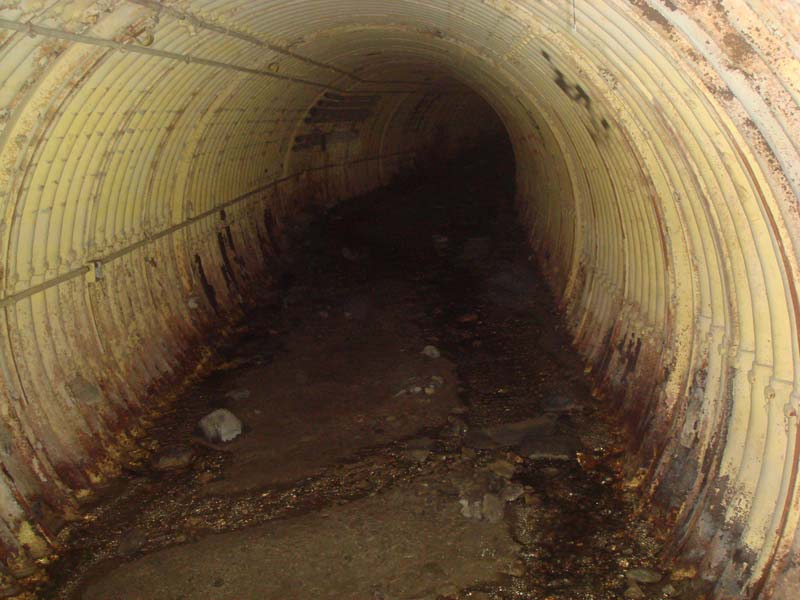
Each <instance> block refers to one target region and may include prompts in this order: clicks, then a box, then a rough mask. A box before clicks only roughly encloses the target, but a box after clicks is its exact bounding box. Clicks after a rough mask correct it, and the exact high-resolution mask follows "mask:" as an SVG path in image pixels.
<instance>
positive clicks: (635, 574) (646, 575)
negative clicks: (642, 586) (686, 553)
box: [625, 568, 663, 583]
mask: <svg viewBox="0 0 800 600" xmlns="http://www.w3.org/2000/svg"><path fill="white" fill-rule="evenodd" d="M625 577H627V578H628V579H629V580H630V581H636V582H637V583H658V582H659V581H661V578H662V577H663V575H662V574H661V573H659V572H658V571H654V570H653V569H645V568H639V569H630V570H629V571H626V573H625Z"/></svg>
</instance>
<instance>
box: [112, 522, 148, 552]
mask: <svg viewBox="0 0 800 600" xmlns="http://www.w3.org/2000/svg"><path fill="white" fill-rule="evenodd" d="M146 542H147V536H145V534H144V532H143V531H142V530H141V529H139V528H138V527H134V528H133V529H129V530H128V531H126V532H125V533H124V534H122V537H121V538H120V539H119V543H118V544H117V553H118V554H119V555H120V556H130V555H131V554H134V553H135V552H138V551H139V550H140V549H141V548H142V546H144V545H145V543H146Z"/></svg>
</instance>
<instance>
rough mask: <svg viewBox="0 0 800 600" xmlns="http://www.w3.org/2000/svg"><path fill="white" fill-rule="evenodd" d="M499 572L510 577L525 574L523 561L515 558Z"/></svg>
mask: <svg viewBox="0 0 800 600" xmlns="http://www.w3.org/2000/svg"><path fill="white" fill-rule="evenodd" d="M501 573H506V574H507V575H511V576H512V577H522V576H524V575H525V563H523V562H522V561H521V560H519V559H517V560H514V561H512V562H511V563H509V564H508V565H506V566H504V567H503V569H502V570H501Z"/></svg>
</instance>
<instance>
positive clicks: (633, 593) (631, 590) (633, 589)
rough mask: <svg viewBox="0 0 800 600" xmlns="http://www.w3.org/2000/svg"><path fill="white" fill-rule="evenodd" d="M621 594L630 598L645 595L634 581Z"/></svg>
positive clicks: (632, 599) (633, 599)
mask: <svg viewBox="0 0 800 600" xmlns="http://www.w3.org/2000/svg"><path fill="white" fill-rule="evenodd" d="M622 596H623V597H624V598H630V599H631V600H641V599H642V598H644V597H645V595H644V592H643V591H642V588H640V587H639V586H638V585H637V584H636V583H631V584H630V585H629V586H628V589H627V590H625V593H624V594H622Z"/></svg>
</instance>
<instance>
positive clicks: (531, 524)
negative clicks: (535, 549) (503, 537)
mask: <svg viewBox="0 0 800 600" xmlns="http://www.w3.org/2000/svg"><path fill="white" fill-rule="evenodd" d="M544 519H545V516H544V514H543V512H542V510H541V509H540V508H539V507H538V506H536V505H526V504H521V503H517V504H510V505H509V525H510V532H511V536H512V537H513V538H514V539H515V540H516V541H517V542H519V543H520V544H523V545H525V546H532V545H534V544H537V543H538V542H539V540H540V537H541V535H542V529H543V527H542V522H543V521H544Z"/></svg>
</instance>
